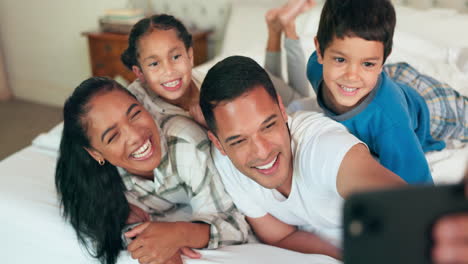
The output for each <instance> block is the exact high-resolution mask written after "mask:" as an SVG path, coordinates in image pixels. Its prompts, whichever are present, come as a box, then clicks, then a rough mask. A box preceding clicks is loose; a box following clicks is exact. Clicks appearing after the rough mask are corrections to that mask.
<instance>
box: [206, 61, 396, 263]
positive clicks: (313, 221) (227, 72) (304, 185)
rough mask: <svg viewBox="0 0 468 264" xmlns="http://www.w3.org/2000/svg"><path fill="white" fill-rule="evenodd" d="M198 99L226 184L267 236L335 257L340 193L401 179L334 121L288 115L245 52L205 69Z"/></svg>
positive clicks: (285, 244)
mask: <svg viewBox="0 0 468 264" xmlns="http://www.w3.org/2000/svg"><path fill="white" fill-rule="evenodd" d="M200 106H201V108H202V111H203V115H204V117H205V119H206V123H207V126H208V129H209V132H208V136H209V138H210V140H211V141H212V142H213V143H214V146H215V147H216V149H215V148H213V149H212V154H213V157H214V160H215V164H216V167H217V168H218V170H219V172H220V175H221V176H222V179H223V182H224V184H225V187H226V190H227V191H228V193H229V194H230V195H231V196H232V198H233V200H234V202H235V204H236V206H237V207H238V208H239V209H240V210H241V211H242V212H243V213H244V214H245V215H246V217H247V220H248V221H249V223H250V225H251V226H252V228H253V230H254V232H255V234H256V235H257V237H258V238H259V239H260V240H262V241H263V242H265V243H267V244H271V245H275V246H278V247H282V248H287V249H291V250H295V251H299V252H303V253H319V254H326V255H329V256H332V257H334V258H337V259H340V258H341V254H340V250H339V246H340V239H339V238H340V235H341V216H340V214H341V206H342V203H343V201H344V200H343V198H346V197H347V196H348V195H349V194H351V193H354V192H357V191H362V190H367V189H376V188H383V187H390V186H401V185H404V184H405V183H404V181H403V180H402V179H401V178H399V177H398V176H397V175H395V174H394V173H392V172H391V171H389V170H387V169H385V168H384V167H382V166H381V165H380V164H379V163H378V162H376V161H375V160H374V159H373V157H372V156H371V155H370V153H369V151H368V149H367V147H366V146H365V145H364V144H363V143H362V142H360V141H359V140H358V139H357V138H356V137H354V136H353V135H351V134H350V133H349V132H348V131H347V130H346V128H345V127H344V126H342V125H341V124H339V123H337V122H335V121H332V120H331V119H329V118H327V117H324V116H323V115H322V114H318V113H312V112H310V113H309V112H299V113H296V114H294V115H293V116H291V117H288V115H287V114H286V112H285V109H284V106H283V103H282V101H281V98H280V97H279V96H278V95H277V94H276V91H275V89H274V87H273V84H272V83H271V80H270V78H269V77H268V75H267V73H266V72H265V71H264V69H263V68H262V67H261V66H260V65H258V64H257V63H256V62H255V61H253V60H252V59H249V58H247V57H242V56H233V57H229V58H226V59H225V60H223V61H221V62H219V63H217V64H216V65H215V66H214V67H213V68H212V69H210V71H209V72H208V74H207V76H206V78H205V80H204V82H203V84H202V87H201V92H200ZM226 156H227V157H226Z"/></svg>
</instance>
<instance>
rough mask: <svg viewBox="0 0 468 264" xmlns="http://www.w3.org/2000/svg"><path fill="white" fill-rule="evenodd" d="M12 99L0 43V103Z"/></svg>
mask: <svg viewBox="0 0 468 264" xmlns="http://www.w3.org/2000/svg"><path fill="white" fill-rule="evenodd" d="M11 98H12V93H11V91H10V87H9V86H8V80H7V74H6V67H5V63H4V60H3V52H2V45H1V41H0V101H7V100H10V99H11Z"/></svg>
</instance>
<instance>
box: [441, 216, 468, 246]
mask: <svg viewBox="0 0 468 264" xmlns="http://www.w3.org/2000/svg"><path fill="white" fill-rule="evenodd" d="M433 238H434V241H435V242H436V243H444V242H449V241H468V213H460V214H453V215H448V216H445V217H443V218H441V219H439V220H438V221H437V223H436V224H435V225H434V229H433Z"/></svg>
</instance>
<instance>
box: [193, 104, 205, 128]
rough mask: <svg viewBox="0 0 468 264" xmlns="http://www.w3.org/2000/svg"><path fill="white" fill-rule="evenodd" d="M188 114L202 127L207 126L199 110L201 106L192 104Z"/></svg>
mask: <svg viewBox="0 0 468 264" xmlns="http://www.w3.org/2000/svg"><path fill="white" fill-rule="evenodd" d="M189 114H190V115H191V116H192V117H193V119H194V120H195V121H196V122H197V123H198V124H200V125H202V126H203V127H204V128H208V126H207V125H206V121H205V117H204V116H203V113H202V111H201V108H200V106H199V105H198V104H194V105H192V106H191V107H190V109H189Z"/></svg>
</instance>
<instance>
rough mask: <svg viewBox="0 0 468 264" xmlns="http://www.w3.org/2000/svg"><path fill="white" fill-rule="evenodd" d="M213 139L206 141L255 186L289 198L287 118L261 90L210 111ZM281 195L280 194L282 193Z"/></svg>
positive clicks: (290, 172)
mask: <svg viewBox="0 0 468 264" xmlns="http://www.w3.org/2000/svg"><path fill="white" fill-rule="evenodd" d="M213 112H214V117H215V120H216V126H217V133H216V136H215V135H214V134H212V133H211V132H209V137H210V139H211V140H212V141H213V143H214V145H215V146H216V147H217V148H218V149H219V150H220V151H221V153H222V154H223V155H227V156H228V157H229V159H230V160H231V161H232V163H233V164H234V166H235V167H236V168H237V169H238V170H239V171H240V172H242V173H243V174H244V175H247V176H248V177H249V178H251V179H252V180H254V181H256V182H257V183H258V184H260V185H262V186H263V187H265V188H268V189H278V190H279V191H280V192H282V193H283V194H284V193H286V195H288V194H289V190H290V186H291V178H292V155H291V145H290V143H291V142H290V136H289V130H288V127H287V124H286V122H287V115H286V112H285V111H284V106H283V104H282V103H281V101H280V103H279V104H277V103H276V102H274V100H272V99H271V97H270V95H268V93H267V92H266V90H265V89H264V88H263V87H262V86H258V87H256V88H254V89H253V90H251V91H249V92H247V93H245V94H243V95H241V96H240V97H238V98H236V99H235V100H233V101H228V102H221V103H220V104H219V105H218V106H216V108H214V110H213ZM283 191H284V192H283Z"/></svg>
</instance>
